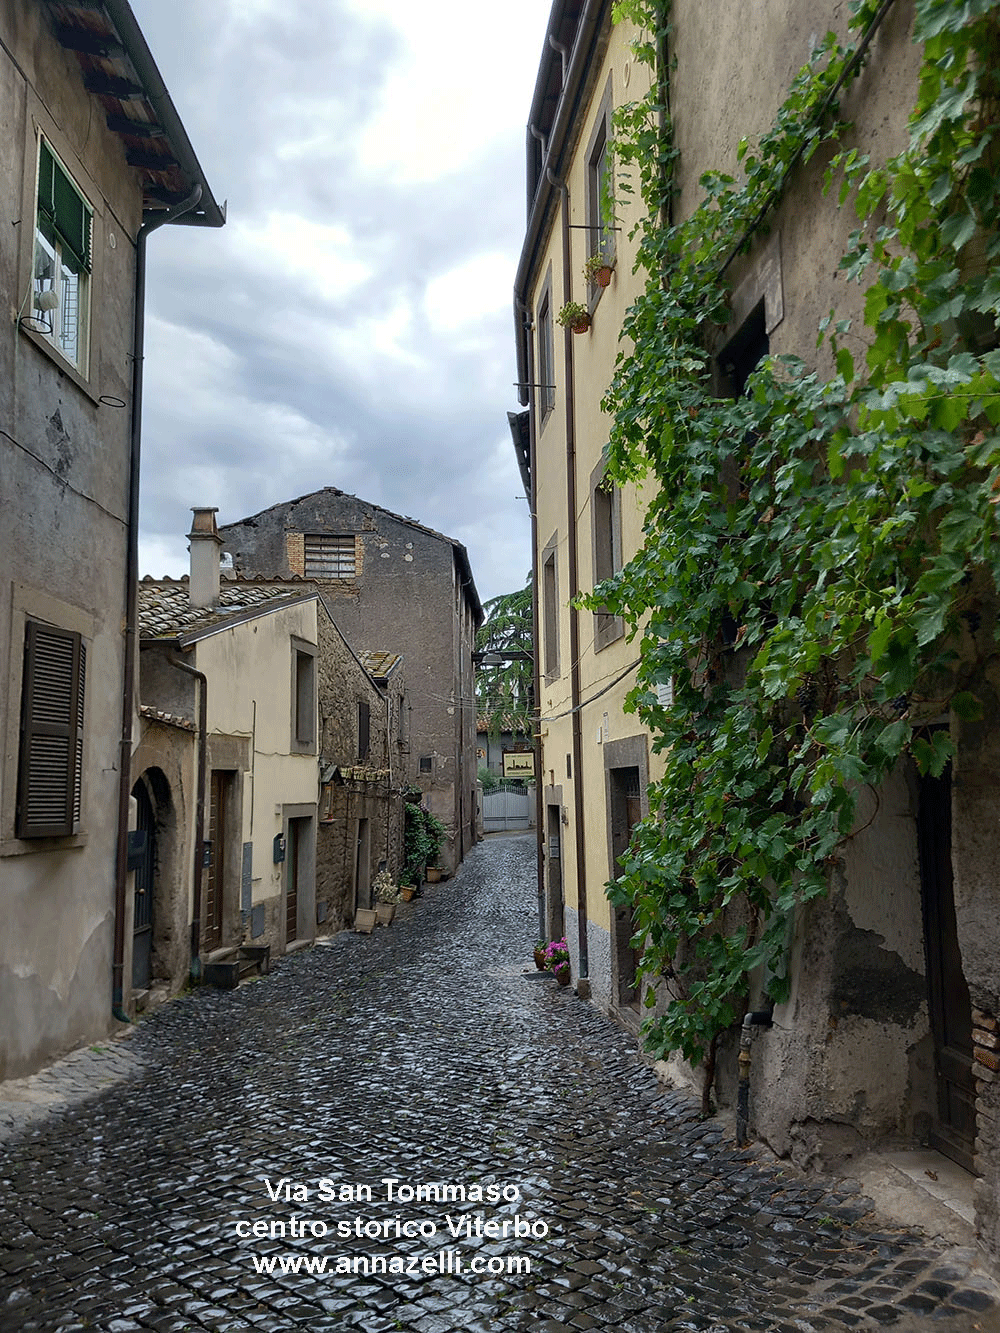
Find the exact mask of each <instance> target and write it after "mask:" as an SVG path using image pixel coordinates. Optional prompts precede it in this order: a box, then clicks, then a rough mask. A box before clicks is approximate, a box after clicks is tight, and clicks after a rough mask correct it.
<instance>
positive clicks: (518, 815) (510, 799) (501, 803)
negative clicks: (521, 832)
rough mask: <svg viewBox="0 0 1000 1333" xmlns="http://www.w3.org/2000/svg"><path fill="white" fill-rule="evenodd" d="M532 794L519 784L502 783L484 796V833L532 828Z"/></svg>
mask: <svg viewBox="0 0 1000 1333" xmlns="http://www.w3.org/2000/svg"><path fill="white" fill-rule="evenodd" d="M531 802H532V793H531V792H530V791H529V790H528V788H527V787H522V786H521V784H520V783H517V782H501V783H500V784H499V786H497V787H494V788H493V790H492V791H488V792H484V794H483V832H484V833H501V832H504V831H506V830H508V829H526V828H530V827H531Z"/></svg>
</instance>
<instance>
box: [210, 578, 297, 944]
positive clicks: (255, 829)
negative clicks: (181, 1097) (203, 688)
mask: <svg viewBox="0 0 1000 1333" xmlns="http://www.w3.org/2000/svg"><path fill="white" fill-rule="evenodd" d="M316 616H317V611H316V601H315V600H309V601H306V602H301V603H299V604H298V605H297V606H293V607H289V608H285V609H283V610H280V611H275V612H272V613H271V614H268V615H261V616H258V617H255V618H254V619H252V620H248V621H245V622H244V623H242V624H240V625H236V626H234V627H231V628H229V629H226V630H222V631H220V632H219V633H216V634H213V635H211V636H209V637H207V638H204V639H201V640H199V641H198V642H197V644H196V646H195V648H194V651H193V653H192V658H193V659H194V660H193V661H192V665H193V666H195V667H196V668H197V669H198V670H199V671H203V672H204V673H205V674H206V676H208V678H209V682H210V684H209V692H208V730H209V737H210V744H211V742H212V740H213V739H214V738H229V739H231V740H237V739H242V740H244V741H245V742H246V743H247V747H248V753H249V756H250V771H249V773H244V775H243V783H242V790H243V800H242V807H243V808H242V827H243V829H244V836H243V841H244V842H252V844H253V852H252V858H253V860H252V870H251V879H252V897H251V903H252V907H254V908H262V909H263V911H264V914H265V915H266V918H267V920H268V922H269V927H268V931H267V933H266V935H265V936H264V938H260V937H258V938H255V940H254V942H255V943H268V942H269V943H271V944H272V947H273V948H274V949H275V951H276V952H281V951H282V950H283V948H284V938H283V936H282V935H281V932H280V929H279V928H280V926H281V911H280V905H281V901H282V894H283V885H284V873H285V870H284V863H283V862H275V861H274V859H273V840H274V838H275V837H276V836H277V835H278V834H282V833H284V832H285V824H286V820H287V817H288V816H287V807H290V806H294V807H300V806H301V807H303V808H306V807H308V808H309V809H311V810H312V813H313V817H314V819H315V813H316V800H317V794H318V759H317V752H316V750H315V749H313V750H312V752H310V753H306V754H294V753H290V746H291V741H292V680H293V669H294V668H293V640H298V641H299V642H301V643H303V644H312V645H315V644H316V640H317V621H316Z"/></svg>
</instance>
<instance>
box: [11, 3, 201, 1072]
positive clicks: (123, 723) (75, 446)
mask: <svg viewBox="0 0 1000 1333" xmlns="http://www.w3.org/2000/svg"><path fill="white" fill-rule="evenodd" d="M0 123H2V124H3V127H4V130H3V135H2V139H0V197H2V198H3V199H4V200H5V201H6V205H7V211H6V213H5V223H4V225H3V226H2V227H0V291H2V296H3V303H4V308H5V310H6V311H7V312H8V317H7V319H6V320H5V325H4V327H5V332H4V333H3V335H2V336H0V495H2V524H0V664H2V672H3V687H2V688H0V738H2V754H3V759H2V762H0V904H2V915H3V920H4V929H3V931H2V933H0V1079H2V1078H4V1077H10V1076H14V1075H18V1074H22V1073H25V1072H27V1071H29V1070H31V1069H32V1068H35V1067H37V1066H38V1065H39V1064H41V1063H43V1062H44V1061H45V1060H47V1059H50V1058H51V1057H53V1056H54V1055H56V1054H58V1053H59V1052H61V1051H64V1050H66V1049H68V1048H69V1047H71V1046H73V1045H75V1044H78V1043H79V1042H81V1041H84V1040H92V1039H94V1038H95V1037H99V1036H101V1035H103V1034H105V1033H107V1032H108V1030H109V1029H110V1028H111V1026H112V1022H113V1019H112V1010H113V1006H114V1008H115V1009H116V1010H117V1012H118V1013H119V1014H121V1013H122V1012H123V1011H122V1009H121V1005H122V1001H123V968H124V963H123V949H124V941H125V936H126V923H125V914H126V910H127V908H128V907H129V898H128V876H129V870H128V865H127V850H128V849H127V832H128V827H129V818H130V793H129V787H128V767H129V759H130V751H131V747H132V723H133V690H132V682H133V680H134V656H135V654H134V651H133V649H134V644H135V624H134V601H135V581H136V580H135V574H136V549H137V548H136V541H137V525H138V481H139V472H138V467H139V424H140V420H141V401H140V399H141V386H142V381H141V366H142V312H143V274H144V271H145V262H146V261H145V254H146V240H147V237H148V235H149V233H150V232H151V231H152V229H153V228H155V227H157V226H159V225H160V224H162V223H165V222H173V221H175V220H176V221H183V222H185V223H194V224H197V225H203V226H220V225H221V224H222V222H223V220H224V219H223V213H222V211H221V209H220V208H219V206H218V205H217V204H216V202H215V200H214V199H213V197H212V193H211V190H210V188H209V186H208V183H207V181H206V180H205V177H204V174H203V173H202V171H201V168H200V167H199V165H198V162H197V160H196V158H195V155H194V152H193V151H192V148H191V144H190V142H189V141H188V138H187V135H186V133H185V132H184V128H183V126H182V124H181V122H180V119H179V117H178V115H177V112H176V110H175V109H174V107H173V104H172V102H171V100H170V97H169V95H168V93H167V91H166V89H165V88H164V86H163V82H162V79H161V78H160V76H159V74H158V73H157V70H156V66H155V64H154V63H153V59H152V56H151V55H150V52H149V49H148V47H147V45H146V42H145V40H144V38H143V36H142V33H141V32H140V30H139V28H138V26H137V24H136V22H135V18H134V16H133V15H132V12H131V10H130V9H129V7H128V5H127V4H125V3H124V0H88V2H87V3H82V0H81V3H75V0H65V3H60V4H49V3H43V2H42V0H6V2H5V3H4V4H3V5H2V6H0ZM154 250H155V242H154ZM123 630H124V633H123Z"/></svg>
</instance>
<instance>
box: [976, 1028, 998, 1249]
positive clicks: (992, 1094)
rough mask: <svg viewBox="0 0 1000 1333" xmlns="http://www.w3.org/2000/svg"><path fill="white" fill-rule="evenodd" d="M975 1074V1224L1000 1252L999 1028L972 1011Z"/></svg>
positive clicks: (989, 1244) (982, 1237)
mask: <svg viewBox="0 0 1000 1333" xmlns="http://www.w3.org/2000/svg"><path fill="white" fill-rule="evenodd" d="M972 1042H973V1073H974V1075H975V1079H976V1159H975V1160H976V1170H977V1172H978V1173H979V1179H978V1180H977V1181H976V1184H975V1196H976V1223H977V1230H978V1233H979V1238H980V1240H981V1241H982V1242H983V1244H984V1245H985V1246H986V1248H987V1249H988V1250H989V1251H990V1252H991V1253H993V1254H996V1253H998V1252H1000V1132H998V1131H1000V1078H998V1072H1000V1024H998V1022H997V1020H996V1018H995V1017H994V1016H993V1015H992V1014H989V1013H986V1012H985V1011H984V1010H982V1009H973V1011H972Z"/></svg>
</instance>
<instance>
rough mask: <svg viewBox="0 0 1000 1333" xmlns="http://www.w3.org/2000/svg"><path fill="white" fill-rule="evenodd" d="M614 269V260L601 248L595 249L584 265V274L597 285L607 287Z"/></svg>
mask: <svg viewBox="0 0 1000 1333" xmlns="http://www.w3.org/2000/svg"><path fill="white" fill-rule="evenodd" d="M614 271H615V263H614V260H613V259H609V258H608V256H607V255H603V254H601V252H600V250H595V251H594V253H593V254H592V255H591V256H590V258H589V259H588V260H587V262H586V263H585V264H584V266H583V276H584V277H585V278H586V279H587V281H588V282H592V283H593V284H594V286H595V287H607V285H608V283H609V282H610V281H611V275H612V273H613V272H614Z"/></svg>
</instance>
